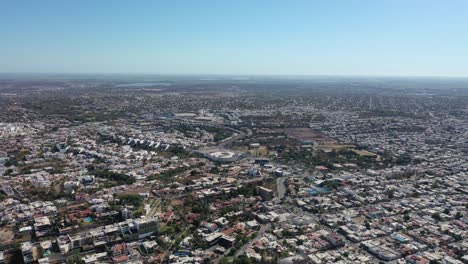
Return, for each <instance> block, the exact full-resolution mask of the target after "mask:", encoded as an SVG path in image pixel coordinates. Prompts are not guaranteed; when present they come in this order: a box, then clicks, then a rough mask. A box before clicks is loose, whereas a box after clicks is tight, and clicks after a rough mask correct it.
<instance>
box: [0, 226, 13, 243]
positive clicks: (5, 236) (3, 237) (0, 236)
mask: <svg viewBox="0 0 468 264" xmlns="http://www.w3.org/2000/svg"><path fill="white" fill-rule="evenodd" d="M14 238H15V233H14V232H13V231H11V230H10V229H9V228H7V227H4V228H0V244H2V243H6V242H10V241H12V240H13V239H14Z"/></svg>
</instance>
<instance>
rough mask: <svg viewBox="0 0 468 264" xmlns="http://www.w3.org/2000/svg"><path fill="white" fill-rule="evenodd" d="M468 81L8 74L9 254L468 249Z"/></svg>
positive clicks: (2, 137)
mask: <svg viewBox="0 0 468 264" xmlns="http://www.w3.org/2000/svg"><path fill="white" fill-rule="evenodd" d="M142 80H143V81H142ZM467 88H468V80H466V79H450V78H449V79H444V78H440V79H439V78H435V79H431V78H428V79H427V78H426V79H425V78H358V77H315V78H299V77H297V78H290V77H262V76H257V77H242V78H240V77H232V76H227V77H226V76H185V77H184V76H179V77H175V76H145V77H144V78H143V77H142V76H126V77H115V76H46V77H37V76H35V77H34V76H32V77H24V76H22V77H15V78H8V77H2V80H1V81H0V106H1V107H0V108H1V109H0V110H1V111H0V120H1V122H0V145H1V151H0V164H1V165H0V174H1V175H2V176H1V178H0V179H1V186H0V209H1V211H2V214H1V217H0V234H1V235H0V263H40V264H45V263H402V264H403V263H431V264H432V263H452V264H456V263H468V254H467V243H468V240H466V237H467V225H468V215H467V208H468V200H467V192H468V186H467V184H468V181H467V178H468V158H467V153H468V118H467V117H468V115H467V114H468V89H467Z"/></svg>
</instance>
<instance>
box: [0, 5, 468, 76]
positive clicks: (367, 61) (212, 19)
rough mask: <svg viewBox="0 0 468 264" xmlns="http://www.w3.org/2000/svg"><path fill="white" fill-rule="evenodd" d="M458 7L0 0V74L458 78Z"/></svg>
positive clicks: (461, 63)
mask: <svg viewBox="0 0 468 264" xmlns="http://www.w3.org/2000/svg"><path fill="white" fill-rule="evenodd" d="M467 14H468V1H466V0H449V1H445V0H321V1H319V0H303V1H301V0H230V1H228V0H211V1H208V0H167V1H158V0H148V1H146V0H127V1H120V0H55V1H54V0H39V1H38V0H29V1H28V0H0V72H3V73H123V74H125V73H129V74H133V73H135V74H234V75H236V74H243V75H360V76H365V75H384V76H385V75H388V76H465V77H466V76H468V15H467Z"/></svg>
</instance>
